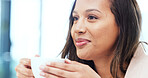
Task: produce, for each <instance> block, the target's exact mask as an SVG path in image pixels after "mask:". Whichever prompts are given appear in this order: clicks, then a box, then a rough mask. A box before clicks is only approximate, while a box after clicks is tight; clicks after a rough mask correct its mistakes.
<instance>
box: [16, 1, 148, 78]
mask: <svg viewBox="0 0 148 78" xmlns="http://www.w3.org/2000/svg"><path fill="white" fill-rule="evenodd" d="M140 30H141V14H140V10H139V7H138V4H137V2H136V0H75V2H74V5H73V8H72V11H71V15H70V25H69V32H68V36H67V41H66V44H65V47H64V49H63V50H62V58H68V59H70V60H71V61H70V60H65V63H57V62H53V63H50V64H48V63H47V65H45V66H43V65H42V66H40V69H41V70H42V72H41V73H40V75H41V76H43V77H46V78H123V77H130V75H131V74H129V75H127V76H125V74H127V73H126V72H127V69H128V67H129V65H130V62H131V59H132V57H133V56H134V54H135V52H136V50H137V48H138V45H139V43H140V42H139V37H140ZM139 47H141V46H139ZM139 51H140V52H141V51H142V50H138V52H139ZM142 52H143V51H142ZM145 57H146V58H147V56H145ZM131 66H133V65H131ZM16 72H17V77H19V78H33V77H34V76H33V74H32V71H31V68H30V59H21V60H20V64H19V65H18V66H17V67H16ZM128 72H130V71H128Z"/></svg>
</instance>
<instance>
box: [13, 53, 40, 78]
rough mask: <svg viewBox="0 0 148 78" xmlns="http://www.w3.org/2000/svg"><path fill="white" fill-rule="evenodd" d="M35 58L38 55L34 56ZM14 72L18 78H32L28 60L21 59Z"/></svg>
mask: <svg viewBox="0 0 148 78" xmlns="http://www.w3.org/2000/svg"><path fill="white" fill-rule="evenodd" d="M36 57H39V55H36ZM15 70H16V75H17V77H18V78H34V76H33V73H32V70H31V60H30V59H28V58H22V59H21V60H20V63H19V64H18V65H17V66H16V68H15Z"/></svg>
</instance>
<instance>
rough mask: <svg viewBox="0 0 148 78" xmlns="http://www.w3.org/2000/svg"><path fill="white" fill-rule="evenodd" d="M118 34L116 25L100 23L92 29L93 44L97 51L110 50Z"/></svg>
mask: <svg viewBox="0 0 148 78" xmlns="http://www.w3.org/2000/svg"><path fill="white" fill-rule="evenodd" d="M118 34H119V30H118V27H117V26H116V25H114V24H113V25H109V24H106V25H102V27H101V26H100V27H98V28H95V29H94V30H93V31H92V37H93V43H92V44H93V45H94V48H96V51H98V52H110V51H112V49H113V47H114V44H115V42H116V40H117V37H118Z"/></svg>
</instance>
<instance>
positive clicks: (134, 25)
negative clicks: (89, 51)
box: [62, 0, 141, 78]
mask: <svg viewBox="0 0 148 78" xmlns="http://www.w3.org/2000/svg"><path fill="white" fill-rule="evenodd" d="M110 1H111V6H110V9H111V11H112V13H113V14H114V17H115V21H116V23H117V25H118V26H119V29H120V34H119V36H118V39H117V41H116V49H115V54H114V58H113V60H112V62H111V65H110V68H111V69H110V71H111V74H112V76H113V78H118V71H119V70H120V71H121V72H122V73H123V74H124V75H125V73H126V70H127V67H128V65H129V63H130V61H131V59H132V57H133V55H134V53H135V51H136V49H137V47H138V44H139V37H140V31H141V13H140V10H139V6H138V4H137V2H136V0H110ZM75 4H76V0H75V2H74V5H73V7H72V11H71V14H70V18H69V20H70V22H69V31H68V36H67V40H66V44H65V46H64V49H63V50H62V58H68V59H70V60H74V61H78V62H81V63H84V64H87V65H89V66H90V67H91V68H93V69H94V70H95V71H96V69H95V65H94V62H93V61H91V60H83V59H80V58H78V56H77V54H76V47H75V45H74V43H73V40H72V36H71V33H70V32H71V28H72V25H73V17H72V13H73V10H74V8H75ZM96 72H97V71H96Z"/></svg>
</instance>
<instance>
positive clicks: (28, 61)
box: [20, 58, 31, 66]
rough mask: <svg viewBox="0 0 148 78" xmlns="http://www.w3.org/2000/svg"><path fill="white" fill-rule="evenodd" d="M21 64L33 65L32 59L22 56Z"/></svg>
mask: <svg viewBox="0 0 148 78" xmlns="http://www.w3.org/2000/svg"><path fill="white" fill-rule="evenodd" d="M20 64H22V65H24V66H31V60H30V59H28V58H22V59H21V60H20Z"/></svg>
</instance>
